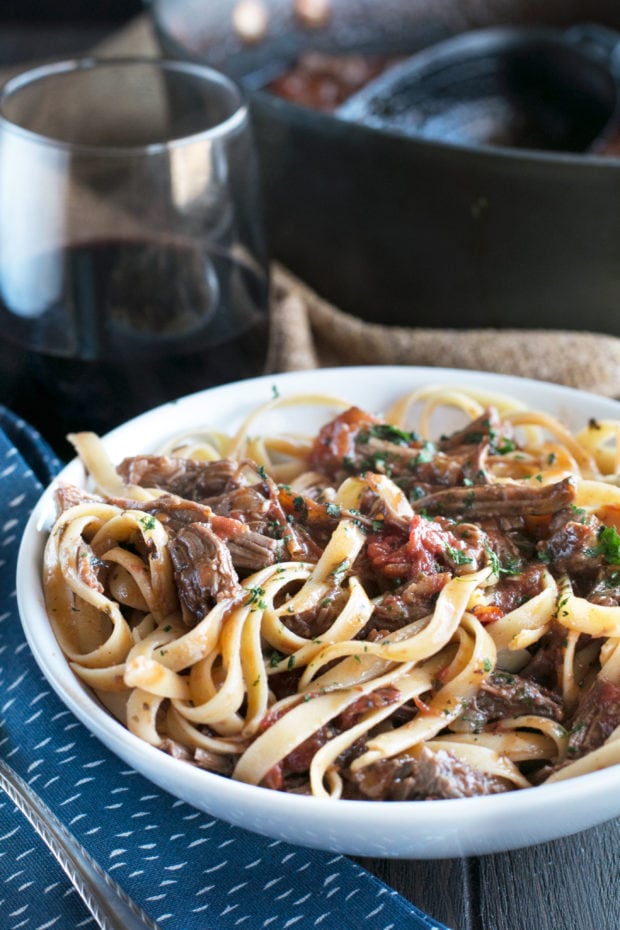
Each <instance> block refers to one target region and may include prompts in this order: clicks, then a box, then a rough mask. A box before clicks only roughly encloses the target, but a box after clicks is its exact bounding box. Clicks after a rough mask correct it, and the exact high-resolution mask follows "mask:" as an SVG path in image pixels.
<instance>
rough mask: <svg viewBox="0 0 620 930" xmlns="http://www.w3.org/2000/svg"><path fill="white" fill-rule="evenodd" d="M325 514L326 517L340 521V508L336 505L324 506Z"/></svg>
mask: <svg viewBox="0 0 620 930" xmlns="http://www.w3.org/2000/svg"><path fill="white" fill-rule="evenodd" d="M325 513H326V514H327V516H328V517H335V519H336V520H339V519H340V507H338V506H337V505H336V504H325Z"/></svg>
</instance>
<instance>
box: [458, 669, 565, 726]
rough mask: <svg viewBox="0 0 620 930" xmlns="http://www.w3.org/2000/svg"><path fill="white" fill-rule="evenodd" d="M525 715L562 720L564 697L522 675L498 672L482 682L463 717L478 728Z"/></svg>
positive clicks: (462, 718)
mask: <svg viewBox="0 0 620 930" xmlns="http://www.w3.org/2000/svg"><path fill="white" fill-rule="evenodd" d="M523 714H535V715H537V716H539V717H549V718H550V719H551V720H557V721H558V722H560V721H561V720H562V718H563V715H564V711H563V705H562V699H561V698H560V697H559V696H558V695H557V694H555V693H554V692H553V691H550V690H548V689H547V688H545V687H543V686H542V685H537V684H536V682H534V681H532V680H531V679H528V678H523V677H522V676H521V675H513V674H510V673H508V672H501V671H495V672H493V673H492V674H491V675H490V676H489V678H488V679H487V680H486V681H484V682H482V684H481V685H480V689H479V691H478V694H477V695H476V696H475V697H474V698H472V699H471V701H469V702H468V704H467V706H466V707H465V708H464V711H463V714H462V715H461V718H460V719H461V720H462V721H463V722H465V723H467V724H468V725H469V726H470V727H471V728H472V729H474V730H481V729H483V728H484V727H485V726H486V725H487V724H489V723H492V722H493V721H496V720H502V719H505V718H510V717H520V716H521V715H523Z"/></svg>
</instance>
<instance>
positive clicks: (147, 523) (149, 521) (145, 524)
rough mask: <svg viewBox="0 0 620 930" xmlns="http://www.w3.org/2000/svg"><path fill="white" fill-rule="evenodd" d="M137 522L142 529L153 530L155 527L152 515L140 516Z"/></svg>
mask: <svg viewBox="0 0 620 930" xmlns="http://www.w3.org/2000/svg"><path fill="white" fill-rule="evenodd" d="M138 522H139V524H140V526H141V527H142V529H143V530H154V529H155V517H152V516H147V517H140V519H139V521H138Z"/></svg>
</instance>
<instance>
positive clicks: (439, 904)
mask: <svg viewBox="0 0 620 930" xmlns="http://www.w3.org/2000/svg"><path fill="white" fill-rule="evenodd" d="M356 861H357V862H359V864H360V865H363V866H364V868H366V869H368V871H369V872H372V873H373V875H376V876H377V877H378V878H380V879H381V880H382V881H384V882H386V883H387V884H388V885H390V886H391V887H392V888H394V889H395V890H396V891H398V892H399V894H401V895H402V896H403V897H404V898H407V900H408V901H411V902H412V903H413V904H415V906H416V907H419V908H420V910H422V911H424V912H425V913H426V914H429V915H430V916H431V917H433V918H434V919H435V920H439V921H441V922H442V923H444V924H445V925H446V926H448V927H450V928H451V930H478V928H477V927H476V926H475V925H472V923H471V919H470V912H471V909H472V900H471V891H470V877H469V873H470V864H469V862H468V860H465V859H429V860H426V861H424V860H421V859H420V860H413V859H411V860H406V859H400V860H399V859H357V860H356ZM476 899H477V898H476ZM556 930H557V928H556Z"/></svg>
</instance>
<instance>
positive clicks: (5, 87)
mask: <svg viewBox="0 0 620 930" xmlns="http://www.w3.org/2000/svg"><path fill="white" fill-rule="evenodd" d="M118 66H123V67H134V66H140V67H145V66H146V67H150V68H152V69H153V70H155V71H159V72H165V71H176V72H180V73H185V74H189V75H193V76H194V77H198V78H200V79H202V80H203V81H205V82H208V83H210V84H217V85H218V86H219V87H220V88H223V89H225V90H227V91H228V92H229V93H230V94H231V95H232V98H233V101H234V104H233V106H234V108H233V109H232V112H231V113H230V115H229V116H227V117H226V118H225V119H223V120H221V121H220V122H219V123H217V124H216V125H214V126H210V127H209V128H208V129H203V130H200V132H194V133H191V134H189V135H183V136H178V137H174V138H171V139H166V140H165V141H160V142H149V143H146V144H144V145H108V144H104V145H97V144H95V143H92V142H68V141H66V140H63V139H57V138H55V137H54V136H53V135H48V134H46V133H40V132H37V131H35V130H33V129H27V128H26V127H25V126H21V125H20V124H19V123H16V122H14V121H13V120H11V119H10V118H9V117H8V116H6V115H5V114H4V112H3V106H4V103H5V101H7V100H8V98H9V97H10V96H12V95H13V94H15V93H18V92H19V91H20V90H22V89H23V88H25V87H28V86H29V85H32V84H34V83H36V82H37V81H43V80H45V79H47V78H49V77H55V76H58V75H62V74H77V73H78V72H80V71H95V70H98V69H103V68H110V67H118ZM247 116H248V104H247V102H246V99H245V97H244V94H243V92H242V90H241V89H240V88H239V86H238V85H237V84H236V83H235V82H234V81H233V80H232V79H231V78H229V77H227V76H226V75H225V74H222V73H221V72H220V71H216V70H215V69H214V68H210V67H208V66H207V65H203V64H200V63H199V62H185V61H177V60H175V59H171V58H150V57H144V56H143V57H137V56H129V57H127V56H124V57H120V58H115V57H113V58H98V57H96V56H84V57H75V58H61V59H56V60H52V61H47V62H45V63H44V64H41V65H36V66H35V67H33V68H27V69H26V70H25V71H20V72H19V73H18V74H13V75H11V76H10V77H8V78H7V79H6V80H5V81H3V82H1V83H0V130H1V129H7V130H9V131H11V132H13V133H15V134H16V135H20V136H22V137H24V138H26V139H29V140H31V141H32V142H36V143H38V144H41V145H46V146H48V147H50V148H54V149H57V150H61V151H66V152H75V153H79V152H83V153H84V154H89V155H93V154H96V155H101V156H115V157H118V156H122V155H152V154H157V153H162V152H167V151H170V150H171V149H176V148H180V147H183V146H186V145H191V144H193V143H196V142H200V141H205V140H209V139H218V138H224V137H226V136H228V135H231V134H232V133H234V132H236V131H237V130H238V129H239V128H240V127H242V126H243V125H244V123H246V122H247Z"/></svg>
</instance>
